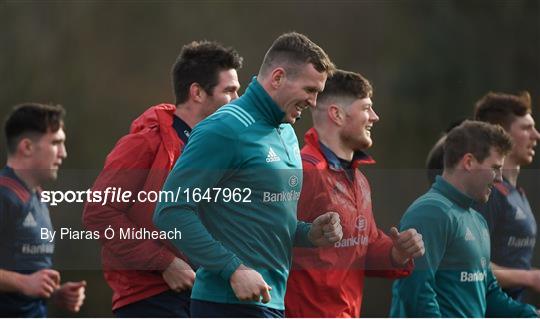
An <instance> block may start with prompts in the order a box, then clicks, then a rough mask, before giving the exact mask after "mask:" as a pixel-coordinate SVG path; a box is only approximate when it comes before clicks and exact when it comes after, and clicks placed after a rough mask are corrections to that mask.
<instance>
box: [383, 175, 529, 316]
mask: <svg viewBox="0 0 540 319" xmlns="http://www.w3.org/2000/svg"><path fill="white" fill-rule="evenodd" d="M473 203H474V202H473V200H472V199H471V198H470V197H468V196H466V195H465V194H463V193H461V192H460V191H459V190H457V189H456V188H455V187H453V186H452V185H451V184H450V183H448V182H446V181H445V180H444V179H443V178H442V177H441V176H437V179H436V181H435V183H434V184H433V186H432V188H431V189H430V190H429V191H428V192H427V193H426V194H424V195H423V196H421V197H420V198H418V199H417V200H416V201H415V202H414V203H413V204H412V205H411V206H410V207H409V209H407V211H406V212H405V214H404V216H403V218H402V219H401V223H400V228H401V229H408V228H415V229H416V230H417V231H418V232H419V233H420V234H422V236H423V240H424V244H425V248H426V253H425V255H424V256H423V257H421V258H417V259H415V264H416V266H415V269H414V271H413V273H412V274H411V275H410V276H409V277H406V278H403V279H399V280H397V281H396V282H395V283H394V287H393V298H392V308H391V310H390V316H392V317H537V314H536V311H535V308H534V307H533V306H531V305H527V304H522V303H519V302H516V301H514V300H513V299H511V298H510V297H508V295H506V294H505V293H504V292H503V291H502V290H501V288H500V286H499V284H498V283H497V280H496V279H495V277H494V275H493V273H492V271H491V268H490V266H489V261H490V241H489V231H488V228H487V223H486V221H485V219H484V218H483V217H482V216H481V215H480V214H479V213H478V212H477V211H475V210H474V209H473V208H472V205H473Z"/></svg>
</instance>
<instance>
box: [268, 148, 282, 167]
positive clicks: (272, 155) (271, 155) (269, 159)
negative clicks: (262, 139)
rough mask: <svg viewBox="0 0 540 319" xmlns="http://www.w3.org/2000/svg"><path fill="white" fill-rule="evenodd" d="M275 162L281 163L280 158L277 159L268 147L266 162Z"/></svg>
mask: <svg viewBox="0 0 540 319" xmlns="http://www.w3.org/2000/svg"><path fill="white" fill-rule="evenodd" d="M277 161H281V158H279V156H278V155H277V154H276V152H274V150H273V149H272V148H271V147H270V149H269V150H268V155H266V162H267V163H271V162H277Z"/></svg>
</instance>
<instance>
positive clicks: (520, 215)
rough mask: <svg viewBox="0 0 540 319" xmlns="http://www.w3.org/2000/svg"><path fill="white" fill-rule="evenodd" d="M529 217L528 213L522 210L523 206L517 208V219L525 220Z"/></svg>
mask: <svg viewBox="0 0 540 319" xmlns="http://www.w3.org/2000/svg"><path fill="white" fill-rule="evenodd" d="M524 219H527V215H525V213H524V212H523V211H522V210H521V208H519V207H518V208H517V210H516V220H524Z"/></svg>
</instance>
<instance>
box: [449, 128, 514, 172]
mask: <svg viewBox="0 0 540 319" xmlns="http://www.w3.org/2000/svg"><path fill="white" fill-rule="evenodd" d="M492 148H494V149H495V150H496V151H497V152H499V153H500V154H502V155H507V154H508V153H509V152H510V150H511V149H512V139H511V138H510V136H509V135H508V134H507V133H506V132H505V131H504V129H503V128H502V127H501V126H500V125H493V124H489V123H485V122H479V121H465V122H463V123H462V124H461V125H459V126H457V127H455V128H454V129H452V130H451V131H450V132H449V133H448V135H447V136H446V139H445V141H444V145H443V151H444V167H445V168H448V169H453V168H455V166H456V165H457V163H458V162H459V161H460V160H461V158H462V157H463V156H464V155H465V154H467V153H471V154H472V155H473V156H474V157H475V158H476V160H478V161H479V162H483V161H484V160H485V159H486V158H487V157H489V155H490V151H491V149H492Z"/></svg>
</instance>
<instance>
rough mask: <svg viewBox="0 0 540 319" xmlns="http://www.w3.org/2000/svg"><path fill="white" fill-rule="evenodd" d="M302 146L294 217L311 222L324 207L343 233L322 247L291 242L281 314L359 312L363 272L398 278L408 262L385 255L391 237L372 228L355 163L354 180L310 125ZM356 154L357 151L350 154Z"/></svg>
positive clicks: (367, 192)
mask: <svg viewBox="0 0 540 319" xmlns="http://www.w3.org/2000/svg"><path fill="white" fill-rule="evenodd" d="M305 142H306V145H305V146H304V147H303V148H302V152H301V154H302V165H303V168H304V182H303V187H302V193H301V195H300V201H299V204H298V219H299V220H303V221H307V222H312V221H313V220H314V219H315V218H316V217H318V216H320V215H322V214H324V213H326V212H328V211H334V212H337V213H339V215H340V219H341V225H342V227H343V239H342V240H341V241H340V242H338V243H336V244H335V245H334V246H333V247H328V248H295V249H294V252H293V267H292V270H291V273H290V275H289V280H288V284H287V294H286V296H285V309H286V310H285V311H286V316H287V317H359V316H360V308H361V306H362V293H363V287H364V277H365V276H366V275H368V276H380V277H389V278H399V277H404V276H407V275H409V274H410V272H411V270H412V267H413V266H412V265H413V263H412V262H410V263H409V264H408V265H407V266H406V267H405V269H396V267H395V266H394V265H393V264H392V260H391V249H392V246H393V244H392V239H390V237H388V236H387V235H385V234H384V233H383V232H382V231H381V230H379V229H378V228H377V225H376V224H375V220H374V218H373V214H372V211H371V190H370V187H369V183H368V181H367V179H366V177H365V176H364V175H363V174H362V173H361V172H360V170H358V169H357V168H358V166H359V165H360V164H372V163H374V161H373V160H372V159H371V158H370V157H368V156H365V155H364V156H363V157H362V158H358V156H355V159H354V160H353V163H352V169H354V181H351V180H350V179H349V178H348V177H347V174H346V173H345V171H344V170H343V169H342V168H337V167H334V166H333V165H331V163H329V161H328V159H327V158H326V157H325V155H324V153H323V150H322V149H321V146H320V144H319V138H318V135H317V132H316V131H315V129H313V128H312V129H310V130H309V131H308V132H307V133H306V136H305ZM356 155H359V154H356Z"/></svg>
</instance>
